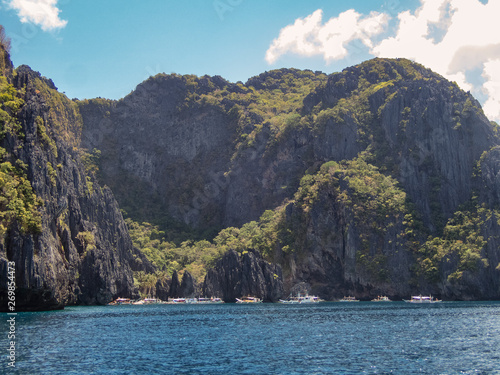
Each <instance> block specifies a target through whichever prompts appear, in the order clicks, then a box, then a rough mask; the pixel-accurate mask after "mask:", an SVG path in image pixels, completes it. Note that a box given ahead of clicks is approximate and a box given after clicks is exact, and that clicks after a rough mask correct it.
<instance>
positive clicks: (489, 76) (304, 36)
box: [266, 0, 500, 121]
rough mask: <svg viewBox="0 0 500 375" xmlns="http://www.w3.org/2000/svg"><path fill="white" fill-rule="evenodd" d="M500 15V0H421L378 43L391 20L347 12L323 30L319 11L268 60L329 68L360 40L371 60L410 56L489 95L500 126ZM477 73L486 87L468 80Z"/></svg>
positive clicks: (298, 24) (287, 34) (290, 31)
mask: <svg viewBox="0 0 500 375" xmlns="http://www.w3.org/2000/svg"><path fill="white" fill-rule="evenodd" d="M499 14H500V1H499V0H489V1H488V2H487V3H486V4H484V2H483V1H480V0H420V7H419V8H418V9H416V10H415V11H414V12H411V11H403V12H401V13H399V14H398V15H397V20H396V21H397V22H396V24H397V28H396V30H394V31H393V33H392V35H391V36H388V37H386V38H384V39H382V40H376V37H377V36H379V35H380V33H381V32H382V31H384V29H385V28H386V27H387V24H388V20H389V18H390V17H389V15H387V14H384V13H372V14H370V15H369V16H363V15H361V14H359V13H357V12H356V11H355V10H349V11H347V12H344V13H341V14H340V15H339V16H338V17H337V18H332V19H330V20H329V21H328V22H327V23H326V24H324V25H322V24H321V18H322V12H321V10H317V11H316V12H314V13H313V14H312V15H310V16H308V17H307V18H305V19H304V20H302V19H298V20H296V21H295V24H293V25H289V26H287V27H285V28H284V29H282V30H281V32H280V35H279V37H278V38H277V39H275V40H274V41H273V43H272V44H271V46H270V47H269V49H268V51H267V54H266V60H267V61H268V62H269V63H270V64H271V63H274V62H275V61H277V59H278V58H279V57H280V56H282V55H283V54H285V53H288V52H291V53H296V54H299V55H304V56H312V55H323V58H324V60H325V62H326V63H329V62H331V61H333V60H338V59H342V58H345V57H347V55H348V52H347V50H346V48H345V47H346V45H348V43H350V42H352V41H353V40H355V39H359V40H361V42H362V43H363V44H364V45H365V46H367V47H368V48H369V52H370V54H371V55H373V56H378V57H393V58H396V57H406V58H409V59H412V60H414V61H417V62H419V63H421V64H423V65H425V66H427V67H428V68H430V69H432V70H434V71H436V72H437V73H439V74H441V75H443V76H445V77H446V78H448V79H450V80H452V81H456V82H457V83H458V84H459V85H460V87H462V88H463V89H464V90H474V91H480V90H482V91H483V92H484V93H485V94H486V95H487V100H486V102H485V103H484V110H485V113H486V114H487V115H488V116H489V117H490V118H491V119H493V120H496V121H500V73H499V69H500V65H499V64H500V63H499V61H500V34H499V33H497V32H495V30H497V29H498V15H499ZM366 23H368V24H369V27H366ZM305 51H307V53H306V52H305ZM473 70H475V71H476V72H477V71H478V70H479V72H481V71H482V77H483V79H484V83H483V86H482V87H479V86H474V84H473V83H471V82H468V81H467V74H471V73H473V72H472V71H473ZM479 74H480V73H479ZM475 84H476V85H479V84H478V83H475Z"/></svg>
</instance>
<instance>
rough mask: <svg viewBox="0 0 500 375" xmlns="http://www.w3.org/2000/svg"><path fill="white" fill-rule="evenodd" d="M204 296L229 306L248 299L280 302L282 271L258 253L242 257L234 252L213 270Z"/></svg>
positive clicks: (208, 276)
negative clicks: (254, 298) (242, 298)
mask: <svg viewBox="0 0 500 375" xmlns="http://www.w3.org/2000/svg"><path fill="white" fill-rule="evenodd" d="M203 294H204V295H206V296H208V297H212V296H213V297H220V298H222V299H223V300H224V301H226V302H235V301H236V298H239V297H241V296H246V295H251V296H255V297H259V298H261V299H262V300H264V301H268V302H277V301H278V300H279V298H281V297H282V296H283V283H282V272H281V267H280V266H278V265H273V264H270V263H268V262H266V261H265V260H264V259H262V257H261V255H260V254H259V253H258V252H256V251H252V250H250V251H248V252H246V253H245V254H243V255H240V254H238V253H237V252H235V251H234V250H230V251H228V252H227V253H226V254H224V256H223V257H222V259H220V260H219V261H218V262H217V264H216V265H215V267H214V268H213V269H210V270H209V272H208V274H207V276H206V278H205V282H204V284H203Z"/></svg>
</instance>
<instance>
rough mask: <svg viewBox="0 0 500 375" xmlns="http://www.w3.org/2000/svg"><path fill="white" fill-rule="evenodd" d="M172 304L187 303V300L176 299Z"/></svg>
mask: <svg viewBox="0 0 500 375" xmlns="http://www.w3.org/2000/svg"><path fill="white" fill-rule="evenodd" d="M172 302H173V303H186V299H185V298H174V299H172Z"/></svg>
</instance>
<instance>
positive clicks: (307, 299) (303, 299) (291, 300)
mask: <svg viewBox="0 0 500 375" xmlns="http://www.w3.org/2000/svg"><path fill="white" fill-rule="evenodd" d="M321 301H322V300H321V299H320V298H319V297H318V296H310V295H308V294H306V295H305V296H301V295H300V293H299V294H298V295H297V297H292V296H290V297H288V298H287V299H280V303H284V304H296V303H318V302H321Z"/></svg>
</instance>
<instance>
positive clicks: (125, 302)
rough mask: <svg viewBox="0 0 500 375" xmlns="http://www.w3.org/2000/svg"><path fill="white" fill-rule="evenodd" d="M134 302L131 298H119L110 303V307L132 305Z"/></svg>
mask: <svg viewBox="0 0 500 375" xmlns="http://www.w3.org/2000/svg"><path fill="white" fill-rule="evenodd" d="M131 304H132V301H131V300H130V298H120V297H119V298H117V299H115V300H114V301H113V302H110V303H108V306H116V305H131Z"/></svg>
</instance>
